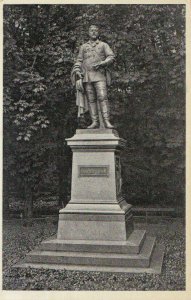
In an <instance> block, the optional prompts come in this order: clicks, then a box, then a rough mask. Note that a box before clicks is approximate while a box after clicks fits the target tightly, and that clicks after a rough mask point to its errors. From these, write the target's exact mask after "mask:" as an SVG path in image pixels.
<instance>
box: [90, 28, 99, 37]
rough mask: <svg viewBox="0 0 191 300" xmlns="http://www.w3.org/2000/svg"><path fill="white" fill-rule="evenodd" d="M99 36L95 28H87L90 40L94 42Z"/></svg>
mask: <svg viewBox="0 0 191 300" xmlns="http://www.w3.org/2000/svg"><path fill="white" fill-rule="evenodd" d="M98 36H99V29H98V28H97V27H96V26H90V28H89V37H90V38H91V39H92V40H96V39H97V38H98Z"/></svg>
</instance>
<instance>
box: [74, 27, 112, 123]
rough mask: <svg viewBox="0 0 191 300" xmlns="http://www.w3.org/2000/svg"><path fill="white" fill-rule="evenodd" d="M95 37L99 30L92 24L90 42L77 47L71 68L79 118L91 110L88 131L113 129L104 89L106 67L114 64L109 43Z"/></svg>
mask: <svg viewBox="0 0 191 300" xmlns="http://www.w3.org/2000/svg"><path fill="white" fill-rule="evenodd" d="M98 36H99V29H98V27H97V26H95V25H91V26H90V27H89V38H90V39H89V41H88V42H87V43H85V44H83V45H82V46H81V47H80V50H79V53H78V56H77V60H76V63H75V64H74V67H73V69H72V83H73V85H75V86H76V91H77V97H76V104H77V105H78V116H80V115H81V114H82V113H84V112H85V111H87V110H89V111H90V115H91V119H92V124H91V125H90V126H89V127H88V128H89V129H92V128H98V127H104V128H105V127H106V128H114V127H113V125H111V123H110V120H109V117H110V116H109V102H108V97H107V86H108V85H110V84H111V75H110V71H109V69H108V66H109V65H110V64H111V63H112V62H113V61H114V53H113V51H112V50H111V48H110V47H109V45H108V44H106V43H104V42H102V41H100V40H99V39H98ZM96 99H97V100H96ZM100 112H101V113H100Z"/></svg>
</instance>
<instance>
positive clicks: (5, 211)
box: [3, 171, 9, 218]
mask: <svg viewBox="0 0 191 300" xmlns="http://www.w3.org/2000/svg"><path fill="white" fill-rule="evenodd" d="M8 215H9V182H8V176H7V174H6V171H4V178H3V218H5V217H7V216H8Z"/></svg>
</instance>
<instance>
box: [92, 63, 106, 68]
mask: <svg viewBox="0 0 191 300" xmlns="http://www.w3.org/2000/svg"><path fill="white" fill-rule="evenodd" d="M103 66H104V62H99V63H97V64H95V65H94V66H93V67H94V69H95V70H98V69H99V68H100V67H103Z"/></svg>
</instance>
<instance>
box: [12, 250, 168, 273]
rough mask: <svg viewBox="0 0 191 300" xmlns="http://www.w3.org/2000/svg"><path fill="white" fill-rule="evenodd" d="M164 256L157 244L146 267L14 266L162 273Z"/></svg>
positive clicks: (22, 265)
mask: <svg viewBox="0 0 191 300" xmlns="http://www.w3.org/2000/svg"><path fill="white" fill-rule="evenodd" d="M163 257H164V246H163V245H156V246H155V248H154V251H153V254H152V257H151V262H150V266H149V267H147V268H145V267H118V266H114V267H110V266H88V265H71V264H70V265H69V264H49V263H30V262H25V261H23V262H21V263H18V264H16V265H14V267H21V268H27V267H32V268H45V269H56V270H76V271H96V272H97V271H98V272H125V273H154V274H160V273H161V271H162V262H163Z"/></svg>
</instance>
